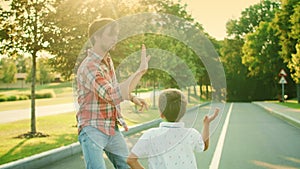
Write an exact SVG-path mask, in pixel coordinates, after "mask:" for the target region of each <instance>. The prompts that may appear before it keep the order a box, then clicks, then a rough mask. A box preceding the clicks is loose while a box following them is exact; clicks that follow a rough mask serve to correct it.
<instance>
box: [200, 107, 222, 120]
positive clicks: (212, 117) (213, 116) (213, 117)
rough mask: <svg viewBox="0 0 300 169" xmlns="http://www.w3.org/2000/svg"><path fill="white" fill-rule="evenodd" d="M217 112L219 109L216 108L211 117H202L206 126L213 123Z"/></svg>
mask: <svg viewBox="0 0 300 169" xmlns="http://www.w3.org/2000/svg"><path fill="white" fill-rule="evenodd" d="M219 111H220V109H219V108H216V110H215V112H214V113H213V114H212V115H210V116H208V115H206V116H205V117H204V119H203V122H204V123H206V124H209V123H210V122H211V121H213V120H214V119H215V118H216V117H217V116H218V114H219Z"/></svg>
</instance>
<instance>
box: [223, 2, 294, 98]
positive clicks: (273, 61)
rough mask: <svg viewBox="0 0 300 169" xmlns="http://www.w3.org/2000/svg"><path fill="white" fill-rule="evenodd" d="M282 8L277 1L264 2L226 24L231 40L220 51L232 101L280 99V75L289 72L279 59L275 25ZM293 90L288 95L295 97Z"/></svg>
mask: <svg viewBox="0 0 300 169" xmlns="http://www.w3.org/2000/svg"><path fill="white" fill-rule="evenodd" d="M279 6H280V4H279V3H277V2H275V1H269V0H268V1H262V2H260V3H258V4H255V5H252V6H250V7H249V8H246V9H245V10H244V11H243V12H242V15H241V17H240V18H239V19H237V20H230V21H229V22H228V23H227V32H228V35H229V37H231V39H230V40H229V39H226V40H225V41H224V43H223V45H222V47H221V50H220V51H221V56H222V61H223V62H224V67H225V71H226V77H227V89H228V99H229V100H235V101H236V100H240V101H249V100H264V99H274V98H277V94H278V91H279V85H278V81H279V79H278V78H279V77H278V72H279V71H280V69H282V68H284V69H286V68H287V65H286V64H284V63H283V59H282V58H281V57H280V55H279V52H280V50H281V48H280V45H279V44H280V38H279V36H278V34H279V31H278V29H276V26H274V24H275V23H274V22H273V20H274V18H275V16H276V15H277V12H278V10H279ZM288 81H289V83H290V82H291V80H290V79H288ZM291 84H292V82H291ZM293 87H294V86H293V85H290V86H288V88H287V90H288V91H287V92H288V93H289V94H291V93H293V90H294V89H293ZM292 95H293V94H292Z"/></svg>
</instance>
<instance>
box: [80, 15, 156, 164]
mask: <svg viewBox="0 0 300 169" xmlns="http://www.w3.org/2000/svg"><path fill="white" fill-rule="evenodd" d="M118 31H119V30H118V24H117V23H116V22H115V21H114V20H113V19H110V18H102V19H100V20H96V21H94V22H93V23H92V24H91V25H90V27H89V38H90V42H91V46H92V47H91V48H90V49H89V50H88V51H87V57H86V58H85V59H84V60H83V62H82V63H81V65H80V66H79V68H78V71H77V94H78V104H79V111H78V112H77V115H76V118H77V122H78V133H79V137H78V139H79V142H80V144H81V146H82V151H83V155H84V159H85V164H86V168H89V169H90V168H93V169H100V168H101V169H102V168H106V167H105V162H104V159H103V152H105V153H106V155H107V156H108V158H109V159H110V161H111V162H112V163H113V165H114V167H115V168H118V169H127V168H129V167H128V165H127V163H126V158H127V156H128V148H127V146H126V143H125V140H124V137H123V135H122V133H121V132H120V131H119V127H118V125H121V126H123V127H124V128H125V130H128V128H127V125H126V123H125V121H124V119H123V117H122V115H121V110H120V103H121V102H122V101H124V100H130V101H132V102H133V103H135V104H136V105H139V106H141V109H140V110H141V111H142V110H143V109H144V108H146V109H147V104H146V102H145V101H144V100H143V99H141V98H137V97H135V96H132V95H131V91H132V90H133V89H134V88H135V87H136V85H137V84H138V82H139V80H140V79H141V77H142V76H143V74H144V73H145V72H146V71H147V69H148V62H149V60H150V56H148V57H147V56H146V47H145V45H142V54H141V64H140V67H139V68H138V70H137V71H136V72H135V73H134V74H132V75H131V76H130V77H129V78H128V79H127V80H125V81H124V82H122V83H118V82H117V79H116V75H115V70H114V66H113V62H112V59H111V56H110V54H109V51H110V50H111V49H112V48H113V46H114V45H115V43H116V42H117V37H118Z"/></svg>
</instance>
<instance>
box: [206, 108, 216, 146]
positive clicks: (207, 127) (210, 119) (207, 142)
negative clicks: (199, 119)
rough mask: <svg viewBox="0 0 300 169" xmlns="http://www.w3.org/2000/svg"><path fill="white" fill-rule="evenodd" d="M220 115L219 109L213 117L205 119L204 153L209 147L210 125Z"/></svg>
mask: <svg viewBox="0 0 300 169" xmlns="http://www.w3.org/2000/svg"><path fill="white" fill-rule="evenodd" d="M218 114H219V108H216V110H215V112H214V114H212V115H211V116H207V115H206V116H205V117H204V119H203V130H202V138H203V141H204V151H206V150H207V149H208V146H209V124H210V122H212V121H213V120H214V119H215V118H216V117H217V116H218Z"/></svg>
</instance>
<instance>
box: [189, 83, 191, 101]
mask: <svg viewBox="0 0 300 169" xmlns="http://www.w3.org/2000/svg"><path fill="white" fill-rule="evenodd" d="M190 97H191V89H190V87H188V102H191V98H190Z"/></svg>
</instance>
